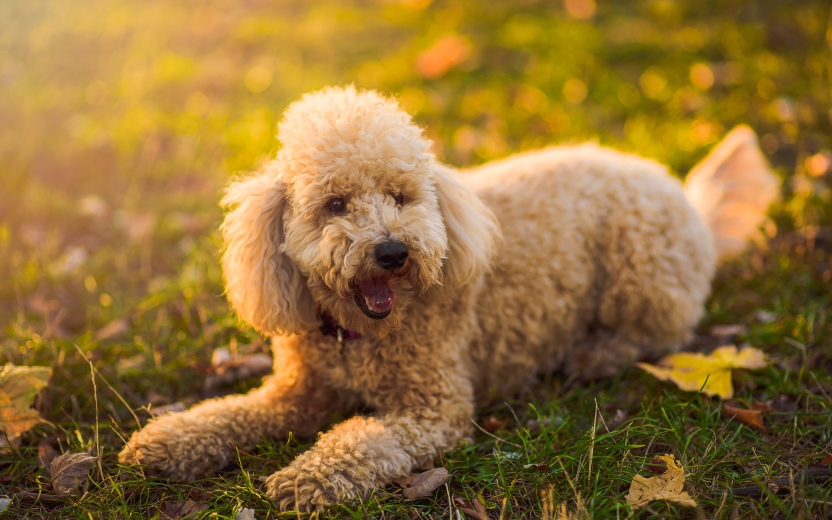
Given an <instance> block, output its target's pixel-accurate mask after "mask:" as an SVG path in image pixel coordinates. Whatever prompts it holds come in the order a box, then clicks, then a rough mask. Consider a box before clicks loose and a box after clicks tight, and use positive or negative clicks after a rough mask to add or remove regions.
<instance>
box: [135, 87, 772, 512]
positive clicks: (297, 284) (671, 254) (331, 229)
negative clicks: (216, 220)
mask: <svg viewBox="0 0 832 520" xmlns="http://www.w3.org/2000/svg"><path fill="white" fill-rule="evenodd" d="M279 137H280V140H281V142H282V144H283V146H282V148H281V149H280V152H279V153H278V155H277V158H276V160H274V161H273V162H271V163H269V164H267V165H266V166H265V167H264V168H263V169H262V171H260V172H258V173H256V174H254V175H252V176H250V177H247V178H243V179H240V180H237V181H235V182H233V183H232V184H231V185H230V187H229V188H228V191H227V194H226V196H225V198H224V199H223V201H222V204H223V206H224V207H225V208H227V209H228V211H229V212H228V214H227V216H226V218H225V222H224V223H223V225H222V233H223V236H224V239H225V250H224V254H223V257H222V266H223V271H224V274H225V282H226V286H227V295H228V300H229V301H230V302H231V305H232V306H233V308H234V310H235V311H236V312H237V314H238V315H239V317H240V318H241V319H242V320H244V321H246V322H248V323H249V324H251V325H252V326H253V327H254V328H255V329H257V330H258V331H260V332H262V333H264V334H268V335H270V336H272V337H273V350H274V375H273V376H271V377H269V378H268V379H267V380H266V381H265V383H264V385H263V386H262V387H261V388H259V389H257V390H254V391H252V392H250V393H248V394H246V395H235V396H231V397H225V398H221V399H212V400H209V401H205V402H203V403H201V404H199V405H197V406H195V407H193V408H192V409H190V410H188V411H186V412H182V413H178V414H170V415H166V416H163V417H160V418H158V419H154V420H151V421H150V422H149V423H148V424H147V426H146V427H145V428H143V429H142V430H141V431H138V432H136V433H134V434H133V436H132V437H131V439H130V441H129V442H128V444H127V446H126V447H125V448H124V450H123V451H122V452H121V455H120V459H121V461H122V462H124V463H140V464H142V465H144V466H146V467H147V468H148V470H149V471H150V472H151V473H154V474H160V475H167V476H170V477H174V478H177V479H181V480H184V481H192V480H194V479H197V478H200V477H204V476H208V475H211V474H212V473H213V472H214V471H216V470H218V469H221V468H223V467H225V466H227V465H229V464H230V463H232V462H233V461H235V460H236V452H235V448H236V447H239V448H241V449H250V448H252V447H253V446H255V445H256V444H257V443H259V442H260V441H261V440H263V439H264V438H266V437H284V438H285V437H286V436H287V435H288V434H289V433H290V432H292V433H293V434H294V435H300V436H311V435H314V434H315V433H316V432H318V431H319V429H320V428H321V427H322V426H323V425H324V424H325V422H326V420H327V418H328V417H330V416H331V415H332V414H333V413H335V412H341V413H344V412H349V411H351V410H354V409H355V408H356V407H357V406H358V405H363V406H364V407H365V408H370V409H372V410H374V413H372V415H366V416H355V417H352V418H351V419H348V420H346V421H344V422H342V423H340V424H337V425H335V426H334V427H333V428H332V429H330V430H329V431H327V432H326V433H323V434H321V435H319V437H318V439H317V442H316V444H315V445H314V446H313V447H312V448H311V449H310V450H309V451H307V452H305V453H302V454H300V455H299V456H298V457H297V458H296V459H295V460H294V461H293V462H292V463H291V464H289V465H288V466H287V467H285V468H283V469H281V470H280V471H278V472H277V473H275V474H273V475H272V476H271V477H269V479H268V481H267V484H266V486H267V491H268V493H269V495H270V496H271V497H272V498H273V499H274V501H275V502H276V503H277V505H278V506H279V507H280V508H281V509H284V510H290V509H298V510H302V511H309V510H318V509H321V508H323V507H325V506H327V505H330V504H335V503H337V502H339V501H343V500H346V499H350V498H355V497H363V496H366V495H367V494H368V493H369V492H371V491H372V490H373V489H376V488H378V487H380V486H384V485H385V484H387V483H389V482H390V481H391V480H392V479H394V478H396V477H400V476H402V475H407V474H409V473H410V472H411V470H413V469H414V468H418V467H420V466H422V465H424V464H427V463H430V462H431V461H433V460H434V459H436V458H437V456H438V455H439V454H441V453H442V452H443V450H449V449H451V448H453V447H454V446H455V445H456V444H457V442H458V441H459V440H460V439H463V438H466V437H468V436H470V434H471V429H472V425H471V419H472V417H473V414H474V410H475V408H476V406H478V405H479V404H482V403H486V402H488V400H489V399H490V398H493V396H494V395H517V394H519V393H521V392H523V391H524V390H525V389H526V388H528V387H529V386H530V385H532V384H534V382H535V381H536V380H537V379H538V377H539V376H540V375H541V374H547V373H551V372H553V371H561V372H563V373H565V374H566V375H567V376H573V377H578V378H581V379H594V378H599V377H604V376H608V375H610V374H613V373H615V372H616V371H618V370H620V369H621V368H622V367H623V366H625V365H626V364H627V363H629V362H631V361H633V360H635V359H639V358H652V357H655V356H657V355H659V354H661V353H662V352H666V351H671V350H676V349H679V348H681V347H684V345H685V344H686V343H687V342H688V341H689V340H690V339H691V335H692V329H693V327H694V326H695V325H696V323H697V321H698V320H699V319H700V317H701V316H702V313H703V302H704V301H705V298H706V297H707V296H708V293H709V290H710V282H711V277H712V276H713V274H714V270H715V266H716V264H717V260H718V258H720V257H721V256H724V255H728V254H732V253H735V252H737V251H738V250H740V249H742V247H743V246H744V245H745V243H746V242H747V241H748V240H749V239H750V238H752V237H753V235H755V234H756V233H758V232H759V228H760V225H761V224H763V223H764V221H765V210H766V208H767V206H768V205H769V203H770V202H771V201H772V200H773V199H774V198H775V196H776V194H777V192H778V183H777V182H776V179H775V178H774V176H773V175H772V174H771V172H770V171H769V168H768V166H767V163H766V161H765V159H764V158H763V156H762V154H761V153H760V152H759V150H758V148H757V141H756V137H755V136H754V133H753V132H752V131H751V130H750V129H748V128H745V127H740V128H737V129H735V130H734V131H732V132H731V133H730V134H729V135H728V137H727V138H726V139H725V140H724V141H723V142H722V143H721V144H720V145H718V146H717V147H716V149H715V150H714V151H713V152H712V153H711V155H709V156H708V157H707V158H706V159H705V160H704V161H703V162H702V163H701V164H700V165H699V166H697V167H696V168H695V169H694V171H692V172H691V173H690V174H689V175H688V180H687V182H686V184H685V186H684V187H683V185H682V183H681V182H679V181H678V180H677V179H675V178H674V177H671V176H670V175H668V173H667V170H666V169H665V168H664V167H662V166H660V165H659V164H657V163H655V162H652V161H649V160H646V159H642V158H639V157H635V156H632V155H626V154H623V153H620V152H616V151H613V150H609V149H605V148H600V147H598V146H595V145H592V144H585V145H581V146H570V147H558V148H548V149H545V150H540V151H535V152H530V153H524V154H520V155H516V156H514V157H510V158H508V159H505V160H501V161H496V162H492V163H489V164H486V165H485V166H482V167H479V168H476V169H472V170H470V171H462V172H459V171H456V170H454V169H453V168H451V167H449V166H446V165H443V164H441V163H439V162H438V161H437V160H436V158H435V157H434V155H433V154H432V153H431V142H430V141H429V140H428V139H427V138H426V137H425V136H424V134H423V132H422V130H421V129H420V128H419V127H418V126H416V125H415V124H414V123H413V122H412V120H411V118H410V116H409V115H408V114H406V113H405V112H403V111H402V110H401V109H400V108H399V106H398V105H397V103H396V102H395V101H394V100H391V99H387V98H385V97H383V96H381V95H379V94H378V93H376V92H370V91H357V90H356V89H354V88H352V87H348V88H329V89H325V90H323V91H321V92H316V93H313V94H309V95H306V96H304V97H303V98H302V99H301V100H300V101H298V102H296V103H294V104H292V105H291V106H290V107H289V108H288V109H287V110H286V113H285V115H284V118H283V120H282V122H281V123H280V125H279Z"/></svg>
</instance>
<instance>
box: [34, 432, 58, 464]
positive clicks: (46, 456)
mask: <svg viewBox="0 0 832 520" xmlns="http://www.w3.org/2000/svg"><path fill="white" fill-rule="evenodd" d="M57 456H58V452H57V451H56V450H55V448H53V447H52V444H51V443H50V442H49V440H48V439H41V441H40V442H39V443H38V466H39V467H41V468H45V467H47V466H49V465H50V464H52V461H53V460H55V458H56V457H57Z"/></svg>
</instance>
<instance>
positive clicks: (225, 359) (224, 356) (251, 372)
mask: <svg viewBox="0 0 832 520" xmlns="http://www.w3.org/2000/svg"><path fill="white" fill-rule="evenodd" d="M211 371H212V372H213V373H212V374H210V375H208V377H206V378H205V382H204V384H203V392H205V393H206V394H208V393H211V392H212V391H214V390H216V389H217V388H218V387H220V386H223V385H228V384H231V383H233V382H235V381H239V380H240V379H245V378H247V377H255V376H265V375H267V374H269V373H271V371H272V358H271V356H269V355H268V354H249V355H247V356H240V357H234V356H232V355H231V353H230V352H229V351H228V349H226V348H218V349H216V350H214V352H213V354H212V355H211Z"/></svg>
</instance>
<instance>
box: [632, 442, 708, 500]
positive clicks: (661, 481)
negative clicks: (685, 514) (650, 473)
mask: <svg viewBox="0 0 832 520" xmlns="http://www.w3.org/2000/svg"><path fill="white" fill-rule="evenodd" d="M659 459H661V460H663V461H665V463H666V464H667V471H665V472H664V473H662V474H661V475H657V476H655V477H650V478H644V477H642V476H641V475H636V476H635V477H633V482H632V483H631V484H630V492H629V493H628V494H627V496H626V497H625V499H626V500H627V503H628V504H630V505H631V506H633V510H636V509H639V508H641V507H644V506H646V505H647V504H649V503H650V502H653V501H655V500H667V501H669V502H676V503H677V504H681V505H683V506H687V507H696V500H694V499H693V498H691V496H690V495H688V493H687V491H683V489H684V488H685V470H684V469H683V468H682V465H681V464H679V462H677V461H676V457H674V456H673V455H668V454H665V455H662V456H661V457H659Z"/></svg>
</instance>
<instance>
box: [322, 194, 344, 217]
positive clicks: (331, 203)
mask: <svg viewBox="0 0 832 520" xmlns="http://www.w3.org/2000/svg"><path fill="white" fill-rule="evenodd" d="M326 209H328V210H329V212H330V213H332V214H333V215H338V214H341V213H343V212H345V211H346V210H347V203H346V201H345V200H344V199H342V198H341V197H334V198H331V199H329V200H328V201H326Z"/></svg>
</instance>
